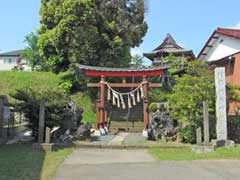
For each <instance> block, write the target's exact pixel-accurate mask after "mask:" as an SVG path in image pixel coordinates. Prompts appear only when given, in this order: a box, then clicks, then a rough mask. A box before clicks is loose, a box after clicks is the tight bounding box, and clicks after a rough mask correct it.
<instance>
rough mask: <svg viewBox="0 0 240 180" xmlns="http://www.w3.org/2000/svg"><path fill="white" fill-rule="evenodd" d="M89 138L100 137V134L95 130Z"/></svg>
mask: <svg viewBox="0 0 240 180" xmlns="http://www.w3.org/2000/svg"><path fill="white" fill-rule="evenodd" d="M91 136H93V137H100V136H101V133H100V131H99V130H95V131H94V133H93V134H92V135H91Z"/></svg>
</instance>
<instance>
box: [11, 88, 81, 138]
mask: <svg viewBox="0 0 240 180" xmlns="http://www.w3.org/2000/svg"><path fill="white" fill-rule="evenodd" d="M11 96H12V97H13V98H15V99H16V100H18V101H17V103H16V104H15V107H16V108H17V109H19V110H20V111H21V112H24V114H25V117H26V118H27V119H28V120H29V128H30V129H31V130H32V132H33V136H35V137H37V134H38V122H39V106H40V101H41V100H43V101H45V125H46V126H48V127H54V126H59V127H60V128H61V129H63V131H64V130H66V128H67V127H66V122H69V113H68V112H69V109H68V107H67V104H68V102H69V97H68V96H67V95H66V94H65V93H64V92H63V91H62V90H59V89H48V88H46V89H31V88H24V89H21V90H17V91H16V93H14V94H12V95H11ZM80 120H81V119H79V122H80ZM70 123H71V122H70ZM67 129H68V128H67Z"/></svg>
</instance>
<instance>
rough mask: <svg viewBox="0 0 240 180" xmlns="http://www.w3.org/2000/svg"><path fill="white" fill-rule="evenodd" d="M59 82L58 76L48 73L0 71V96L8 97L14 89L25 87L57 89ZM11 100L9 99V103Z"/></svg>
mask: <svg viewBox="0 0 240 180" xmlns="http://www.w3.org/2000/svg"><path fill="white" fill-rule="evenodd" d="M60 82H61V78H60V75H55V74H53V73H50V72H22V71H0V94H7V95H8V96H9V94H10V93H14V92H15V91H16V89H22V88H25V87H31V88H35V89H44V88H57V87H58V85H59V83H60ZM9 98H10V96H9ZM12 100H13V99H11V98H10V101H11V102H12Z"/></svg>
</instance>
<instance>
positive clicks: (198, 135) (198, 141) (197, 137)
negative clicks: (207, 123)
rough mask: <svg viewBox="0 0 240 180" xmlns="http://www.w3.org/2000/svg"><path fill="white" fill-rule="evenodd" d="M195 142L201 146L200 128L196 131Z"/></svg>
mask: <svg viewBox="0 0 240 180" xmlns="http://www.w3.org/2000/svg"><path fill="white" fill-rule="evenodd" d="M196 141H197V145H202V129H201V128H200V127H199V128H197V129H196Z"/></svg>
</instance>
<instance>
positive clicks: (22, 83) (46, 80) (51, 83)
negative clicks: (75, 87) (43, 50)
mask: <svg viewBox="0 0 240 180" xmlns="http://www.w3.org/2000/svg"><path fill="white" fill-rule="evenodd" d="M60 82H61V74H59V75H56V74H53V73H50V72H18V71H0V94H7V95H9V94H10V93H13V92H15V90H16V89H21V88H24V87H32V88H35V89H44V88H47V87H48V88H58V85H59V83H60ZM72 98H73V100H74V102H76V103H77V104H78V105H79V106H81V107H82V108H83V109H84V114H83V121H87V122H92V123H93V122H94V121H95V113H94V112H93V110H92V108H91V101H90V98H89V96H87V95H86V94H83V93H77V94H75V95H72ZM9 99H10V102H14V100H13V99H12V98H10V97H9Z"/></svg>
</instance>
